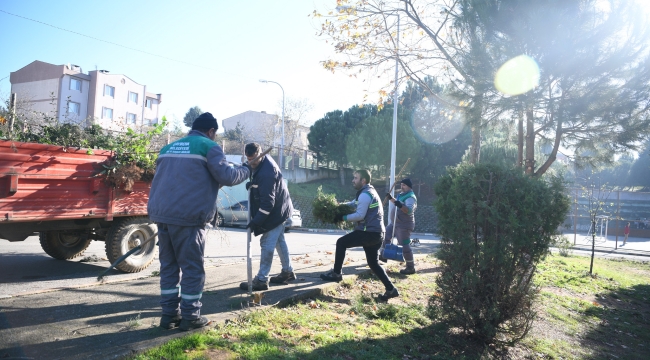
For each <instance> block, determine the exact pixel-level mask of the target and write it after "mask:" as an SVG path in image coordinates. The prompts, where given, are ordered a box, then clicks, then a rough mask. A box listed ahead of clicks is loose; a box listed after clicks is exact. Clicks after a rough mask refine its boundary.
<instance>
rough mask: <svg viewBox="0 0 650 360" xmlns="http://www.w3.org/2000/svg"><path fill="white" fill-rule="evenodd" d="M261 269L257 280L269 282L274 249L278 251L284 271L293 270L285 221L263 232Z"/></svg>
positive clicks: (261, 239)
mask: <svg viewBox="0 0 650 360" xmlns="http://www.w3.org/2000/svg"><path fill="white" fill-rule="evenodd" d="M260 248H261V250H262V252H261V254H260V271H259V272H258V273H257V275H256V277H257V280H259V281H261V282H267V281H268V277H269V272H271V265H273V251H274V250H277V251H278V256H279V257H280V263H281V264H282V271H284V272H291V271H293V267H291V258H290V257H289V247H288V246H287V242H286V241H285V240H284V223H282V224H280V225H278V226H276V227H275V228H273V229H271V230H269V231H267V232H265V233H264V234H262V237H261V238H260Z"/></svg>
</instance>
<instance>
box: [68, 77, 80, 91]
mask: <svg viewBox="0 0 650 360" xmlns="http://www.w3.org/2000/svg"><path fill="white" fill-rule="evenodd" d="M70 90H77V91H79V92H81V80H79V79H75V78H70Z"/></svg>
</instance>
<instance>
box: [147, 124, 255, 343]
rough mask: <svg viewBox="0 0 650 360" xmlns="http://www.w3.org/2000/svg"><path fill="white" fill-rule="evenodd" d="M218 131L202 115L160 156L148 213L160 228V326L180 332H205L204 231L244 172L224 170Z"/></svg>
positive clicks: (240, 168)
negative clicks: (221, 196)
mask: <svg viewBox="0 0 650 360" xmlns="http://www.w3.org/2000/svg"><path fill="white" fill-rule="evenodd" d="M218 128H219V125H218V124H217V119H215V118H214V117H213V116H212V114H210V113H204V114H201V115H200V116H199V117H198V118H197V119H196V120H194V123H193V124H192V130H191V131H190V132H189V134H188V135H187V136H186V137H184V138H182V139H180V140H176V141H174V142H173V143H171V144H169V145H167V146H165V147H163V148H162V150H160V155H159V156H158V161H157V164H156V175H155V176H154V179H153V182H152V184H151V191H150V192H149V203H148V205H147V211H148V213H149V218H150V219H151V220H152V221H154V222H156V223H157V225H158V245H159V259H160V294H161V300H160V305H161V307H162V319H161V320H160V326H161V327H163V328H167V329H171V328H174V327H176V326H179V327H180V329H181V330H190V329H196V328H200V327H203V326H206V325H208V324H209V323H210V321H209V320H208V319H207V318H206V317H205V316H201V305H202V304H201V301H200V299H201V295H202V293H203V284H204V282H205V270H204V269H203V252H204V249H205V225H206V224H207V223H209V222H210V221H211V220H212V219H213V218H214V215H215V213H216V211H217V193H218V191H219V188H220V187H221V186H223V185H226V186H233V185H237V184H239V183H242V182H244V181H245V180H246V179H247V178H248V177H249V174H250V168H249V167H248V166H247V165H246V166H238V167H233V166H230V165H229V164H228V161H226V157H225V155H224V154H223V151H222V150H221V147H220V146H219V145H218V144H217V143H215V142H214V139H215V135H216V133H217V129H218Z"/></svg>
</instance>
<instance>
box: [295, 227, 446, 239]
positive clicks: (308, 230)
mask: <svg viewBox="0 0 650 360" xmlns="http://www.w3.org/2000/svg"><path fill="white" fill-rule="evenodd" d="M291 231H300V232H312V233H330V234H347V233H349V231H346V230H337V229H312V228H294V229H291ZM411 235H418V236H436V237H437V236H438V235H437V234H434V233H421V232H414V233H411Z"/></svg>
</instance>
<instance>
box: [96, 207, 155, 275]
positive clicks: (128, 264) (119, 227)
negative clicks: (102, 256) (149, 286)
mask: <svg viewBox="0 0 650 360" xmlns="http://www.w3.org/2000/svg"><path fill="white" fill-rule="evenodd" d="M155 232H156V225H154V224H152V223H151V220H149V218H148V217H128V218H123V219H120V220H115V223H114V224H113V226H111V228H110V229H109V230H108V234H106V257H108V260H109V261H110V262H111V264H112V263H114V262H115V261H116V260H117V259H118V258H119V257H120V256H122V255H124V254H126V253H127V252H128V251H129V250H131V249H133V248H134V247H136V246H138V245H140V244H141V243H142V242H144V241H145V240H146V239H147V238H149V237H150V236H151V235H153V234H154V233H155ZM155 255H156V240H152V241H150V242H148V243H147V244H146V245H145V246H144V247H143V248H142V249H140V250H138V251H137V252H135V253H133V254H132V255H130V256H129V257H127V258H126V259H124V261H122V262H121V263H119V264H117V266H116V268H117V269H119V270H122V271H124V272H128V273H136V272H139V271H142V270H144V269H146V268H147V267H148V266H149V265H151V262H152V261H153V259H154V256H155Z"/></svg>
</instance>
